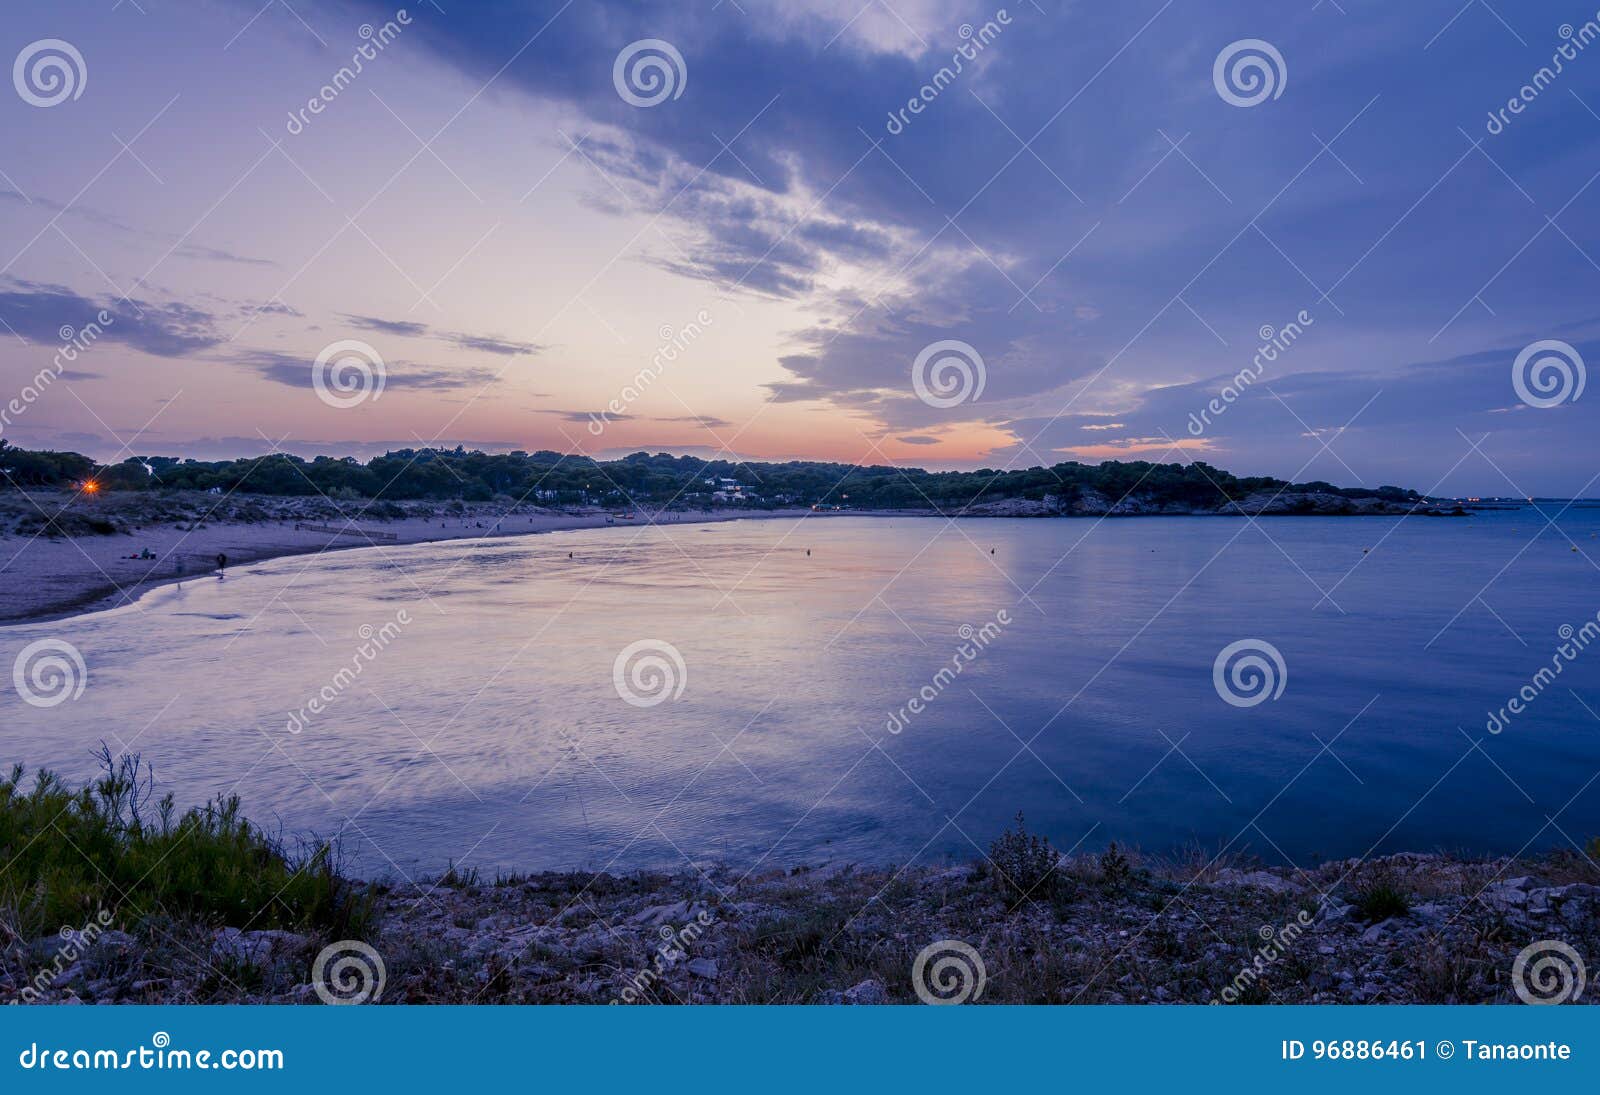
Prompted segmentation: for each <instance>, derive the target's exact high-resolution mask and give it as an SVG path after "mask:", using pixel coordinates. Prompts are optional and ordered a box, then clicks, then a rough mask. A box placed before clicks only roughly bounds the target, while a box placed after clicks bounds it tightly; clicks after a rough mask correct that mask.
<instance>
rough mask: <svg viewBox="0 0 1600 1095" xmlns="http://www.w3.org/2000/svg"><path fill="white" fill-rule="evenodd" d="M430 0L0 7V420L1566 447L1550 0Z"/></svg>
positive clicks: (630, 438) (1594, 333)
mask: <svg viewBox="0 0 1600 1095" xmlns="http://www.w3.org/2000/svg"><path fill="white" fill-rule="evenodd" d="M441 6H442V7H443V8H444V10H440V6H435V5H434V4H432V3H429V2H427V0H423V2H421V3H418V4H416V5H414V6H412V7H409V8H407V9H405V14H404V17H403V18H402V16H401V15H400V14H399V12H400V9H397V8H395V7H393V6H388V5H381V4H373V3H366V2H360V0H327V2H313V0H288V2H285V0H267V2H257V0H251V2H249V3H244V2H238V3H235V2H224V0H214V2H212V3H208V4H203V5H196V4H194V3H179V2H177V0H166V2H164V0H140V2H139V3H138V4H135V3H134V2H133V0H122V2H120V3H112V2H110V0H93V2H82V3H80V2H76V0H63V2H48V3H47V2H43V0H40V2H23V3H16V4H12V5H8V19H7V20H6V29H5V34H4V47H5V51H6V53H5V55H6V56H7V57H9V58H11V59H12V60H13V62H14V65H13V86H12V87H10V88H7V89H6V94H4V95H3V96H0V123H3V125H4V127H5V133H6V134H7V137H8V140H6V141H5V142H4V144H3V147H0V264H3V265H0V322H3V324H4V326H0V406H4V405H6V404H7V403H9V404H10V407H11V408H15V409H9V410H7V413H6V414H5V415H4V421H3V423H0V425H3V427H4V432H3V436H4V437H6V438H7V439H8V440H10V441H11V442H12V443H13V444H17V445H22V446H27V447H51V448H69V449H77V450H79V451H83V452H87V453H90V454H93V455H95V456H97V457H99V458H102V459H110V458H120V457H123V456H126V455H129V454H141V455H151V454H160V455H194V456H203V457H218V456H232V455H253V454H257V453H260V452H264V451H269V450H271V449H273V448H283V449H287V450H290V451H295V452H300V453H305V454H313V453H319V452H338V453H345V452H350V453H355V454H358V455H365V454H370V453H372V452H376V451H382V450H383V449H385V448H388V447H401V446H414V445H417V444H419V443H424V442H429V443H431V442H439V443H449V444H452V445H453V444H456V443H458V442H461V443H466V444H468V445H480V446H484V447H492V448H502V449H510V448H525V449H535V448H553V449H558V450H582V451H585V452H589V453H592V454H596V455H603V454H614V453H618V452H626V451H633V450H637V449H641V448H645V449H650V450H663V449H664V450H670V451H675V452H696V453H701V454H706V455H710V454H714V453H723V454H729V455H736V456H740V457H745V458H764V459H785V458H794V457H805V458H823V459H836V460H844V461H857V460H860V461H863V462H871V463H887V462H894V463H905V464H918V465H923V466H930V467H978V466H987V467H1008V466H1011V467H1015V466H1029V465H1034V464H1040V463H1053V462H1056V461H1058V460H1065V459H1085V460H1097V459H1105V458H1116V457H1128V458H1143V459H1156V460H1188V459H1194V458H1203V459H1205V460H1208V461H1210V462H1211V463H1214V464H1217V465H1220V466H1223V467H1226V468H1228V469H1230V470H1232V471H1235V472H1239V473H1250V474H1274V475H1280V476H1285V477H1292V478H1295V479H1300V480H1305V479H1311V478H1325V479H1329V480H1333V481H1335V482H1339V483H1342V484H1346V485H1367V486H1377V485H1380V484H1384V483H1398V484H1402V485H1406V486H1413V487H1416V488H1418V489H1421V490H1424V491H1428V492H1432V493H1448V494H1461V493H1481V494H1500V495H1508V494H1541V495H1572V494H1578V493H1586V494H1595V493H1600V488H1597V487H1596V484H1595V476H1596V474H1597V473H1600V461H1597V460H1596V451H1597V450H1596V446H1595V444H1594V440H1593V439H1594V437H1595V436H1596V432H1597V430H1596V426H1597V424H1600V423H1597V415H1596V412H1595V410H1594V408H1595V407H1596V405H1597V402H1600V395H1597V394H1594V393H1583V394H1581V395H1580V394H1579V390H1580V381H1582V380H1584V379H1586V367H1585V365H1584V361H1585V360H1586V359H1587V360H1600V265H1597V262H1600V238H1597V236H1600V232H1597V228H1600V187H1597V186H1595V185H1593V184H1594V183H1595V182H1596V178H1597V176H1600V25H1597V24H1596V23H1594V22H1589V20H1591V19H1594V18H1595V17H1596V13H1595V11H1594V8H1593V6H1591V7H1590V8H1588V9H1584V8H1582V7H1580V6H1578V5H1574V4H1564V3H1550V2H1544V0H1528V2H1524V3H1519V4H1515V5H1512V4H1508V3H1500V2H1498V0H1495V2H1493V3H1485V2H1482V0H1474V2H1471V3H1467V4H1465V5H1463V4H1462V3H1461V2H1460V0H1415V2H1411V3H1406V4H1394V3H1392V2H1378V0H1372V2H1365V0H1339V2H1338V3H1335V2H1334V0H1321V2H1313V0H1288V2H1284V0H1275V2H1265V0H1263V2H1253V0H1218V2H1212V3H1202V2H1199V0H1171V2H1170V3H1169V2H1167V0H1134V2H1132V3H1127V4H1089V3H1059V2H1052V0H1039V3H1037V4H1035V3H1033V2H1031V0H1020V2H1019V3H1014V4H1008V5H1007V6H1006V7H1004V8H1001V7H998V6H982V5H976V4H951V3H935V2H932V0H917V2H913V0H895V2H894V3H892V4H891V3H887V2H884V0H873V2H871V3H867V4H866V6H865V7H863V6H862V5H861V3H860V0H787V2H784V3H778V2H776V0H738V2H737V3H736V2H735V0H687V2H683V0H680V2H677V3H659V4H656V3H628V4H622V3H606V2H598V0H573V2H572V3H571V4H567V5H565V6H563V4H561V3H559V2H556V3H535V2H530V0H518V2H512V0H498V2H490V3H475V4H459V3H455V4H452V3H443V4H442V5H441ZM1563 28H1566V30H1565V31H1563ZM369 34H370V37H367V36H366V35H369ZM1591 38H1592V39H1594V41H1593V44H1590V41H1591ZM647 41H648V42H650V43H654V44H649V45H638V44H639V43H643V42H647ZM379 43H382V45H381V48H379V45H378V44H379ZM663 44H664V46H663ZM362 47H364V48H365V50H366V52H367V54H368V56H366V57H363V58H362V60H361V63H360V71H359V72H356V71H355V67H356V66H355V65H354V64H353V58H354V57H355V56H356V55H357V50H358V48H362ZM1563 49H1564V53H1561V52H1558V50H1563ZM958 51H959V52H958ZM958 58H959V64H957V59H958ZM1557 58H1559V71H1556V70H1557V67H1558V66H1557V64H1556V59H1557ZM57 62H58V64H56V63H57ZM1254 62H1259V64H1255V63H1254ZM1236 66H1238V67H1236ZM341 69H346V70H348V71H346V72H344V73H343V74H341ZM958 69H959V71H958ZM1541 70H1543V71H1541ZM1252 77H1254V78H1259V79H1260V80H1261V81H1263V82H1260V83H1257V84H1254V85H1252V84H1249V83H1248V82H1244V83H1241V82H1240V81H1248V80H1249V79H1250V78H1252ZM652 78H655V79H657V80H658V82H657V83H655V84H651V83H649V82H648V81H649V80H651V79H652ZM53 80H54V81H55V82H52V81H53ZM313 99H316V100H318V102H317V106H316V109H315V112H312V110H311V109H310V108H309V107H308V103H309V102H310V101H311V100H313ZM913 99H915V100H917V108H916V110H915V111H912V110H911V109H910V108H909V106H908V104H909V103H910V102H911V101H912V100H913ZM1511 99H1517V103H1516V109H1515V111H1512V110H1511V109H1509V108H1507V104H1508V101H1509V100H1511ZM1492 115H1493V116H1492ZM101 312H104V313H105V314H106V315H107V316H108V317H109V318H110V322H108V323H100V322H99V321H98V319H97V317H98V316H99V315H100V313H101ZM63 328H70V329H71V331H70V335H71V337H72V338H75V339H77V340H78V341H80V342H82V341H83V339H82V336H79V335H78V332H80V331H84V330H92V331H93V333H94V341H93V345H92V346H89V347H88V348H87V349H85V350H83V352H81V353H79V354H78V355H77V356H76V359H75V360H73V361H70V362H64V361H62V359H61V358H60V357H59V356H58V355H59V353H60V350H61V348H62V346H63V344H64V343H63V337H64V335H63V331H62V329H63ZM96 328H98V329H96ZM1265 328H1270V329H1271V331H1270V332H1264V330H1263V329H1265ZM1285 331H1287V332H1289V334H1281V333H1280V332H1285ZM1264 338H1266V340H1267V341H1269V342H1271V341H1275V342H1277V343H1278V344H1279V345H1278V346H1277V347H1275V348H1274V350H1273V352H1272V354H1271V355H1270V356H1271V358H1272V359H1271V360H1266V358H1265V356H1263V357H1262V358H1261V359H1260V360H1258V357H1257V355H1258V351H1259V349H1260V347H1261V346H1262V345H1263V342H1264ZM938 344H944V345H945V347H946V348H945V349H944V350H943V351H940V350H937V349H935V350H930V349H929V348H930V347H936V346H937V345H938ZM1537 344H1543V346H1542V348H1537V349H1533V350H1530V347H1535V346H1536V345H1537ZM330 347H334V348H335V349H333V350H332V351H330V349H329V348H330ZM340 347H342V349H340ZM352 355H354V357H352ZM319 357H320V358H321V364H319ZM357 359H360V360H364V362H365V364H366V366H367V373H366V374H365V375H363V374H362V373H361V372H360V371H359V370H357V369H353V368H351V367H350V366H351V364H352V362H353V361H355V360H357ZM380 361H381V364H379V362H380ZM1519 362H1520V364H1519ZM1563 369H1564V370H1565V371H1564V372H1563V371H1562V370H1563ZM58 370H59V375H54V374H55V372H56V371H58ZM963 370H964V371H963ZM1519 370H1520V373H1519ZM42 372H51V373H52V375H51V376H50V378H49V379H48V381H47V382H46V383H44V384H42V385H41V384H40V383H39V382H38V379H37V378H39V377H40V375H41V373H42ZM378 377H381V381H382V383H381V390H380V388H379V387H378V383H377V378H378ZM319 378H320V379H322V380H325V381H328V382H329V383H330V384H332V387H329V384H324V385H323V386H322V387H321V388H319V387H318V383H317V382H318V380H319ZM980 380H981V383H980ZM1519 380H1520V381H1521V384H1520V386H1519V383H1518V381H1519ZM341 382H343V383H345V384H348V385H352V387H349V388H348V389H346V388H341V387H339V384H340V383H341ZM919 382H920V383H919ZM941 384H949V385H951V387H942V386H941ZM1225 391H1226V393H1227V394H1226V396H1224V392H1225ZM1213 400H1216V401H1217V405H1218V406H1221V407H1223V408H1224V409H1223V410H1222V411H1221V412H1220V413H1216V412H1208V411H1207V407H1208V404H1210V403H1211V402H1212V401H1213ZM608 408H609V409H608ZM600 411H606V412H607V413H606V414H605V415H604V416H603V417H602V418H596V417H594V415H595V413H596V412H600Z"/></svg>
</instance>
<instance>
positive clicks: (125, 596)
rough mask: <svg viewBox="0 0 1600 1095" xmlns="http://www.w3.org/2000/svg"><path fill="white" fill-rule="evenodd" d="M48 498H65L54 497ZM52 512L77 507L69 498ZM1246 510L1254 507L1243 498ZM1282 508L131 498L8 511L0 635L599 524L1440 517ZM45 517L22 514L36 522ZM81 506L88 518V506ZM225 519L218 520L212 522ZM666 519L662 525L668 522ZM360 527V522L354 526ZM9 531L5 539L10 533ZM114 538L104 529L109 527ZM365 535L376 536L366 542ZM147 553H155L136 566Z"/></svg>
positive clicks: (1364, 509)
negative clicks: (164, 591) (446, 546)
mask: <svg viewBox="0 0 1600 1095" xmlns="http://www.w3.org/2000/svg"><path fill="white" fill-rule="evenodd" d="M39 497H40V498H42V499H44V500H45V501H46V502H47V503H52V502H55V501H58V499H53V498H51V497H50V496H49V495H48V494H47V493H41V494H40V495H39ZM64 497H66V501H65V502H64V503H63V504H61V505H59V506H52V507H51V508H53V509H55V510H57V511H58V512H57V513H56V516H57V517H59V516H60V515H61V514H63V513H66V512H67V511H68V507H69V505H71V504H72V503H73V502H75V501H78V500H77V499H74V498H72V497H71V496H64ZM1308 497H1313V498H1315V497H1320V496H1308ZM1246 501H1247V502H1248V501H1249V500H1246ZM1282 501H1283V502H1284V503H1286V504H1284V505H1281V506H1276V507H1274V508H1270V509H1269V508H1259V509H1257V510H1256V511H1254V512H1252V511H1251V510H1250V509H1248V508H1245V507H1244V506H1243V505H1241V506H1240V507H1238V508H1236V509H1234V510H1232V511H1216V510H1198V511H1196V510H1181V509H1180V510H1166V511H1164V510H1163V509H1162V508H1160V507H1150V506H1145V505H1133V504H1127V505H1123V504H1119V505H1116V506H1106V507H1093V506H1091V507H1089V508H1086V509H1083V510H1081V511H1061V510H1056V509H1051V508H1050V507H1048V506H1046V505H1045V504H1043V503H1034V502H1028V501H1025V500H1021V499H1011V500H1004V501H1000V502H992V503H984V504H982V505H981V506H979V507H976V508H975V509H973V510H971V511H966V512H962V513H958V514H950V513H946V512H943V511H941V510H936V509H932V508H926V509H906V510H881V509H874V510H867V509H849V510H812V509H810V508H802V507H791V508H783V509H770V510H769V509H747V508H739V509H705V510H690V509H686V510H669V511H665V513H663V511H659V510H657V511H654V512H650V511H646V510H642V509H639V510H635V511H634V512H635V513H636V514H638V516H639V519H638V520H617V519H615V517H614V515H613V513H612V511H608V510H604V509H599V508H592V509H589V510H586V511H577V512H574V511H571V510H554V509H548V508H544V507H540V506H531V505H527V504H523V503H514V504H511V505H509V506H508V505H506V504H503V503H493V502H480V503H460V502H454V503H429V502H408V503H404V504H397V503H381V502H374V501H363V502H362V503H361V504H359V505H357V504H356V503H355V502H343V503H341V502H335V501H333V500H331V499H328V498H325V497H324V498H319V497H305V496H294V495H284V496H275V495H274V496H267V495H253V496H234V497H227V498H224V499H222V500H220V501H219V500H216V499H213V498H211V497H209V496H207V495H196V494H190V493H177V494H174V495H139V494H133V495H124V496H120V497H119V496H106V497H103V498H100V499H96V500H95V501H94V503H93V506H94V509H93V510H89V511H88V513H89V514H92V516H87V515H85V514H84V513H74V514H72V515H71V516H70V517H69V518H67V520H66V521H65V522H64V523H65V524H66V525H67V526H68V527H66V528H65V529H64V530H63V534H61V535H57V536H54V537H50V536H46V535H45V534H44V532H43V531H34V532H32V533H31V534H30V533H27V532H19V531H17V528H19V527H21V526H20V522H19V521H15V520H14V521H13V523H10V524H8V523H7V522H5V521H4V520H3V518H4V517H5V516H6V514H5V513H3V512H0V575H3V576H4V578H5V579H6V580H4V581H0V590H3V591H4V592H3V594H0V629H4V628H7V627H16V626H25V625H29V624H41V623H53V622H57V621H60V620H66V619H71V618H73V617H77V616H81V615H86V614H89V613H94V612H102V611H107V610H110V609H114V608H121V607H125V606H127V605H131V604H136V603H137V602H138V601H139V599H140V598H141V597H143V596H144V595H145V594H146V593H148V592H149V591H150V590H153V589H158V588H161V587H163V586H167V585H171V584H172V583H174V582H181V581H184V580H187V579H193V578H199V577H203V576H206V575H210V574H214V573H215V572H216V569H217V568H216V561H215V560H216V556H217V555H218V554H219V553H220V554H225V555H226V556H227V559H228V565H229V566H241V565H247V564H250V563H261V562H266V561H268V560H270V559H277V558H284V557H288V556H296V555H314V554H320V553H322V552H325V551H350V550H355V549H358V548H366V549H370V548H380V549H381V548H384V547H403V546H410V545H414V544H426V543H446V542H449V541H454V540H488V539H497V538H501V537H512V536H528V535H539V534H542V533H549V532H566V531H575V530H585V529H596V528H610V527H631V528H639V527H643V526H646V525H677V524H685V525H699V524H716V523H721V522H725V521H743V520H758V521H759V520H777V519H797V520H798V519H804V518H808V517H818V518H823V517H828V518H831V517H921V518H935V517H943V518H946V519H950V520H954V519H956V518H970V519H975V520H983V519H993V518H1026V519H1072V518H1078V519H1083V518H1090V519H1106V518H1118V519H1121V518H1130V517H1231V518H1236V519H1237V518H1240V517H1245V518H1254V517H1257V516H1271V517H1296V516H1314V517H1315V516H1330V517H1332V516H1337V517H1405V516H1418V517H1423V516H1428V517H1432V516H1440V514H1439V513H1437V512H1436V511H1419V510H1414V509H1411V508H1407V507H1391V506H1388V505H1365V506H1360V507H1354V508H1344V509H1335V510H1327V509H1321V510H1317V509H1313V510H1309V511H1308V510H1306V509H1304V508H1295V507H1294V506H1292V505H1290V504H1289V503H1298V502H1300V501H1301V500H1299V499H1294V498H1285V499H1283V500H1282ZM33 505H34V509H35V510H36V511H37V513H28V512H27V511H24V510H21V509H17V510H15V511H13V514H12V516H13V518H14V519H15V518H16V517H18V516H19V515H20V516H22V517H24V518H26V519H31V520H33V522H34V523H35V524H42V522H39V521H38V514H39V513H44V512H45V508H46V507H44V506H40V505H39V504H38V503H37V502H35V503H33ZM79 508H80V509H83V510H87V509H88V507H85V506H82V505H81V503H80V506H79ZM218 511H221V512H222V517H221V518H220V519H215V520H213V519H211V518H213V516H214V514H216V513H217V512H218ZM663 516H664V517H665V518H666V519H665V520H662V519H660V518H662V517H663ZM356 522H359V524H356ZM345 524H350V525H352V526H353V531H352V533H350V534H344V535H342V536H341V535H330V534H329V533H328V532H326V531H317V530H316V529H314V528H310V527H301V526H312V525H322V526H331V525H345ZM8 529H9V531H7V530H8ZM108 529H109V530H110V531H107V530H108ZM357 533H360V534H368V535H358V534H357ZM141 550H148V551H149V552H150V555H151V557H150V558H148V559H143V558H130V557H129V556H130V555H136V554H138V553H139V552H140V551H141Z"/></svg>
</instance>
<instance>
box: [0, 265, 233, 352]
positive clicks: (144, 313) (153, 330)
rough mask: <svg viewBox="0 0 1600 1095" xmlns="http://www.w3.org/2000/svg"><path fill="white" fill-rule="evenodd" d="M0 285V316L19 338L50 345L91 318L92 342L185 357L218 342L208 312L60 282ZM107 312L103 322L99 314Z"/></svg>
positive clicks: (60, 340) (76, 329) (14, 281)
mask: <svg viewBox="0 0 1600 1095" xmlns="http://www.w3.org/2000/svg"><path fill="white" fill-rule="evenodd" d="M6 284H9V285H10V286H12V288H10V289H4V290H0V321H4V323H5V324H6V325H8V326H9V327H10V328H11V330H13V331H15V332H16V333H17V334H19V335H21V336H22V337H23V338H25V339H28V340H30V341H34V342H42V343H46V344H55V343H59V342H63V341H66V340H67V338H70V337H71V336H70V335H66V336H64V334H63V332H64V331H66V330H67V329H71V331H74V332H76V331H78V330H80V329H82V328H84V327H85V326H86V325H88V324H91V323H95V324H98V325H99V327H100V333H99V334H98V336H97V337H96V341H97V342H115V343H121V344H122V345H125V346H128V347H131V348H132V349H135V350H139V351H141V352H143V353H147V354H152V355H154V356H156V357H188V356H190V355H192V354H195V353H198V352H200V351H201V350H207V349H210V348H211V347H213V346H216V345H218V344H220V343H221V342H222V336H221V335H219V334H218V333H217V331H216V329H215V326H214V318H213V316H212V315H211V313H209V312H206V311H203V310H201V309H199V308H195V307H191V306H190V305H187V304H181V303H176V302H171V303H166V304H156V303H152V302H150V301H144V300H125V301H112V300H94V299H91V298H89V297H85V296H80V295H79V294H78V293H75V292H73V291H72V290H71V289H68V288H66V287H65V286H61V285H44V284H39V283H37V282H31V281H20V280H15V279H9V280H8V281H7V283H6ZM102 314H103V315H105V316H107V317H108V319H107V320H105V321H102V320H101V319H100V318H99V317H100V316H101V315H102Z"/></svg>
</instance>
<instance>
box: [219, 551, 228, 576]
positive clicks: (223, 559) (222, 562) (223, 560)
mask: <svg viewBox="0 0 1600 1095" xmlns="http://www.w3.org/2000/svg"><path fill="white" fill-rule="evenodd" d="M227 569H228V557H227V555H225V554H224V553H222V552H220V551H219V552H217V581H219V582H220V581H222V579H223V577H224V575H223V573H222V572H223V571H225V570H227Z"/></svg>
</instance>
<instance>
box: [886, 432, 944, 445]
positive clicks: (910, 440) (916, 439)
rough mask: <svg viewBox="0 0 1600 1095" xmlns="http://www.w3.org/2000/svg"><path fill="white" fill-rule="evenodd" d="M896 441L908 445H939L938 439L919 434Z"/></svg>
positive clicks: (910, 434) (909, 435)
mask: <svg viewBox="0 0 1600 1095" xmlns="http://www.w3.org/2000/svg"><path fill="white" fill-rule="evenodd" d="M895 440H896V441H900V442H904V443H905V444H907V445H937V444H938V443H939V439H938V438H937V437H929V436H927V435H926V434H919V433H909V434H906V435H905V436H904V437H897V438H895Z"/></svg>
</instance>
